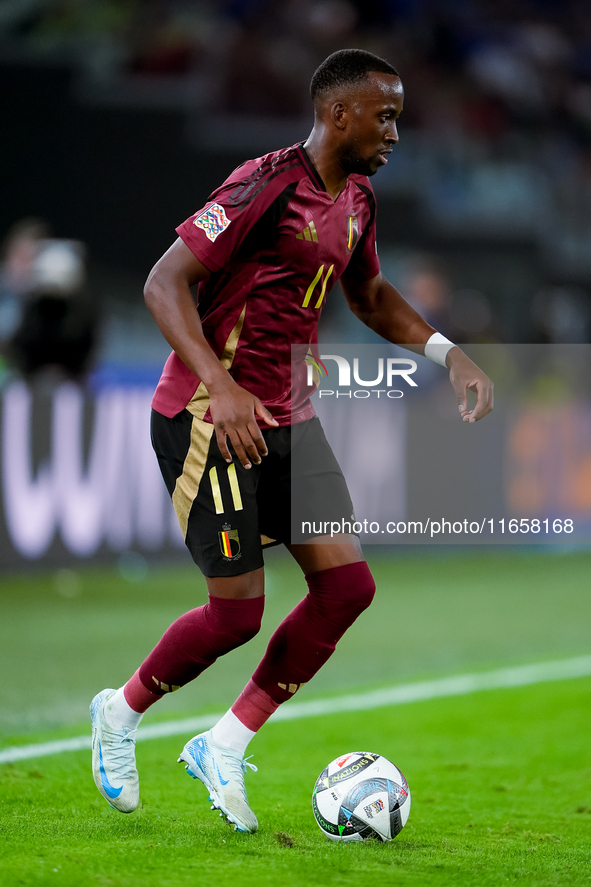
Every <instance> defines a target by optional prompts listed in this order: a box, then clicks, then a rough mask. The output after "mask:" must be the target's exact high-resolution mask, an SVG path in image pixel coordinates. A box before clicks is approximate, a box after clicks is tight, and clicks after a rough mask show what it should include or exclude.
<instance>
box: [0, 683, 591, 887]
mask: <svg viewBox="0 0 591 887" xmlns="http://www.w3.org/2000/svg"><path fill="white" fill-rule="evenodd" d="M590 690H591V679H580V680H574V681H564V682H556V683H548V684H540V685H536V686H532V687H527V688H519V689H514V690H504V691H489V692H482V693H476V694H474V695H472V696H468V697H463V698H453V699H438V700H432V701H426V702H420V703H414V704H411V705H405V706H398V707H394V708H390V709H386V708H384V709H376V710H374V711H371V712H363V713H359V714H354V713H353V714H346V715H334V716H331V717H318V718H313V719H306V720H303V721H295V722H291V723H289V724H281V723H276V724H269V725H268V727H267V728H266V729H265V730H263V731H262V732H261V734H260V735H259V736H258V737H257V738H256V739H255V740H254V741H253V743H252V745H251V749H250V750H252V752H253V753H254V754H255V755H256V758H255V760H256V761H257V762H258V764H259V767H260V770H259V772H258V774H256V775H254V776H251V775H250V774H249V776H248V777H247V786H248V791H249V798H250V801H251V804H252V806H253V809H255V811H256V812H257V814H258V816H259V820H260V823H261V825H260V830H259V832H258V833H257V834H256V835H254V836H246V835H240V834H238V833H236V832H234V831H232V830H230V828H228V826H226V825H225V823H224V822H223V821H222V820H221V819H219V818H218V817H217V815H216V814H214V813H213V812H210V811H209V810H208V806H209V805H208V803H207V800H206V793H205V790H204V789H203V787H202V786H201V785H200V784H199V783H197V782H194V781H193V780H191V779H190V778H188V777H187V776H186V775H185V773H184V770H183V769H182V767H181V766H180V765H177V764H176V763H175V760H176V757H177V755H178V752H179V751H180V748H181V747H182V744H183V740H182V739H175V738H171V739H167V740H157V741H152V742H146V743H144V744H141V745H140V746H138V766H139V769H140V776H141V780H142V807H141V808H140V809H139V810H138V811H136V813H134V814H131V815H130V816H124V815H122V814H118V813H116V812H115V811H113V810H111V809H110V808H109V807H108V806H107V804H106V803H105V802H104V801H103V799H102V798H100V797H99V795H98V793H97V792H96V789H95V787H94V784H93V783H92V777H91V774H90V766H89V763H90V762H89V758H90V755H89V753H73V754H64V755H59V756H56V757H54V758H45V759H39V760H38V761H31V762H23V763H21V764H15V765H12V766H11V765H4V766H3V767H1V768H0V787H1V797H2V805H1V818H0V826H1V829H2V832H1V834H2V847H1V849H0V874H1V875H2V884H3V885H5V887H13V885H18V884H26V885H45V884H56V885H57V884H61V885H72V887H73V885H80V884H85V885H86V884H88V885H100V887H103V885H104V887H107V885H109V887H110V885H113V887H132V885H133V887H135V885H137V884H142V885H145V887H156V885H158V887H184V885H189V884H191V885H194V884H195V883H198V884H207V883H215V884H216V885H220V887H226V885H228V887H229V885H232V887H242V885H244V887H251V885H252V887H254V885H265V887H266V885H293V887H307V885H319V887H320V885H326V884H351V885H358V884H359V883H368V882H369V881H377V882H379V883H383V884H413V885H427V884H429V885H436V887H437V885H448V884H449V885H452V884H454V885H455V884H462V885H474V887H486V885H493V884H494V885H497V884H498V883H500V882H501V883H502V882H505V881H507V880H511V881H515V882H517V883H522V884H528V885H540V887H541V885H552V887H554V885H556V884H561V885H562V884H565V885H579V884H581V885H583V884H589V883H591V872H590V871H589V865H588V855H589V853H588V851H589V841H590V838H591V788H590V786H591V779H590V777H591V768H590V765H589V759H588V753H587V748H586V737H587V736H588V735H589V727H590V726H591V725H590V723H589V721H590V718H589V713H588V712H589V706H588V698H589V691H590ZM357 749H366V750H372V751H378V752H380V753H382V754H385V755H386V756H387V757H390V758H391V759H392V760H394V762H395V763H397V764H398V765H399V766H400V767H401V768H402V769H403V771H404V772H405V775H406V776H407V779H408V781H409V785H410V788H411V792H412V810H411V815H410V820H409V823H408V824H407V826H406V828H405V829H404V830H403V832H402V833H401V835H400V836H399V837H398V838H397V839H396V840H395V841H394V842H392V843H389V844H381V843H375V842H368V843H366V844H360V845H341V844H334V843H332V842H330V841H328V840H327V839H326V838H325V837H324V836H323V835H322V834H321V833H320V831H319V830H318V828H317V826H316V824H315V823H314V820H313V816H312V811H311V802H310V796H311V791H312V787H313V785H314V782H315V779H316V777H317V776H318V773H319V772H320V771H321V769H322V768H323V767H324V766H325V765H326V764H327V763H328V761H329V760H331V759H332V758H334V757H336V756H337V755H339V754H341V753H344V752H346V751H352V750H357Z"/></svg>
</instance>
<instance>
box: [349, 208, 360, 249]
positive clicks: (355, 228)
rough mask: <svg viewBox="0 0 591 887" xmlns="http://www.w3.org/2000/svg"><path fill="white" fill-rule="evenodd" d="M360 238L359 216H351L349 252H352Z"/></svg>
mask: <svg viewBox="0 0 591 887" xmlns="http://www.w3.org/2000/svg"><path fill="white" fill-rule="evenodd" d="M358 240H359V222H358V221H357V216H349V218H348V219H347V252H348V253H352V252H353V250H354V249H355V247H356V246H357V241H358Z"/></svg>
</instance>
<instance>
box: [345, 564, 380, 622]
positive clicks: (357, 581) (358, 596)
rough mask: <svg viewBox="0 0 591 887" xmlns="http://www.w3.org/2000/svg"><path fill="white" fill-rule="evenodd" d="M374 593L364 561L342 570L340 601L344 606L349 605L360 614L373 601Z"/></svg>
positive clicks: (374, 586)
mask: <svg viewBox="0 0 591 887" xmlns="http://www.w3.org/2000/svg"><path fill="white" fill-rule="evenodd" d="M375 593H376V584H375V582H374V578H373V576H372V575H371V570H370V569H369V567H368V566H367V564H366V563H365V561H361V562H360V563H357V564H347V566H346V567H344V568H343V573H342V585H341V591H340V599H341V601H342V602H343V604H344V605H345V606H349V605H350V606H351V607H352V608H353V609H355V610H357V611H358V613H362V612H363V611H364V610H366V609H367V608H368V607H369V605H370V604H371V602H372V601H373V599H374V595H375Z"/></svg>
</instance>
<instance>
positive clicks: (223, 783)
mask: <svg viewBox="0 0 591 887" xmlns="http://www.w3.org/2000/svg"><path fill="white" fill-rule="evenodd" d="M215 769H216V770H217V771H218V776H219V777H220V782H221V783H222V785H227V784H228V783H229V781H230V780H229V779H222V774H221V773H220V768H219V767H217V766H216V768H215Z"/></svg>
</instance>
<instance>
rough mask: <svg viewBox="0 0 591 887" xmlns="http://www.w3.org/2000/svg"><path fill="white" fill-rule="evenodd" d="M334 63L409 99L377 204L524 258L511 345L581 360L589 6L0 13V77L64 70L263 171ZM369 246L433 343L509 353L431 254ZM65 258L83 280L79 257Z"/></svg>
mask: <svg viewBox="0 0 591 887" xmlns="http://www.w3.org/2000/svg"><path fill="white" fill-rule="evenodd" d="M345 46H358V47H362V48H365V49H368V50H370V51H372V52H375V53H377V54H378V55H381V56H383V57H385V58H387V59H388V60H389V61H390V62H392V63H393V64H394V65H395V66H396V67H397V68H398V70H399V71H400V73H401V75H402V78H403V82H404V83H405V87H406V95H407V103H406V109H405V111H404V114H403V118H402V120H401V142H400V144H399V146H398V148H397V153H396V154H395V155H394V157H393V158H392V162H391V164H390V165H389V166H388V167H387V169H386V170H384V171H383V172H382V173H381V174H380V175H379V176H376V178H375V180H374V182H373V184H374V185H375V188H376V191H377V192H378V195H379V198H380V202H381V201H382V199H384V200H387V199H388V198H392V199H395V200H398V201H400V200H401V199H407V200H408V201H414V203H415V204H416V205H417V206H418V207H419V219H420V220H422V221H423V222H424V224H425V226H426V228H429V230H431V231H434V232H439V233H440V235H441V237H445V238H447V242H452V241H455V242H456V243H457V244H459V245H460V246H459V248H460V249H464V251H466V250H469V249H470V243H473V240H474V238H475V237H476V238H480V241H481V242H482V241H485V240H489V241H491V242H494V241H495V240H496V241H501V240H502V241H504V242H510V241H511V240H512V239H513V240H515V241H516V242H517V241H523V242H524V241H527V242H530V243H534V244H535V250H536V259H535V261H536V262H537V263H538V265H539V268H538V271H540V269H541V272H540V273H539V274H538V275H537V277H535V280H534V277H532V279H531V281H530V282H529V284H527V286H529V287H530V291H529V292H528V293H527V301H528V306H529V307H528V314H527V325H526V327H525V328H524V327H523V325H522V327H521V329H520V333H521V338H522V340H523V339H524V340H526V341H538V342H544V341H556V342H578V343H581V342H588V341H589V340H590V336H591V297H590V290H591V249H590V248H589V244H590V242H591V16H590V15H589V3H588V2H587V0H563V2H561V3H556V2H553V0H383V2H379V0H357V2H354V0H316V2H314V0H283V2H281V0H227V2H212V0H141V2H140V0H85V2H82V0H4V2H3V3H2V6H1V8H0V60H3V61H5V62H6V61H8V62H9V61H10V60H11V59H17V60H21V61H22V59H24V58H28V59H32V60H45V61H47V60H56V59H59V60H60V63H64V62H67V63H68V64H69V65H70V66H71V68H72V69H73V70H74V71H75V72H76V78H77V81H78V84H79V87H80V89H79V95H80V96H86V98H87V99H89V100H90V99H92V96H93V95H94V96H95V98H96V96H100V97H101V100H102V101H108V100H109V97H110V99H111V100H112V101H113V102H121V101H122V100H123V98H122V97H124V99H125V101H126V102H127V104H128V105H130V106H132V107H133V106H134V104H135V105H137V106H142V107H146V105H148V106H149V105H150V103H153V104H154V106H158V107H160V108H162V107H165V106H167V105H168V106H170V107H174V108H176V109H179V108H181V109H183V110H184V112H185V113H186V114H187V115H188V116H189V117H191V118H192V119H193V121H194V125H193V127H192V128H189V129H188V130H187V132H188V133H192V134H193V135H192V137H193V139H194V141H196V142H199V139H200V138H201V140H202V143H204V142H203V140H204V139H206V138H207V139H209V141H208V143H207V144H208V145H209V148H210V150H214V151H215V148H216V146H215V139H216V137H217V138H219V141H220V146H218V147H222V146H223V144H224V143H226V142H227V141H228V140H230V141H232V143H233V146H234V148H237V147H239V146H240V145H244V146H245V148H244V150H245V156H248V155H252V154H253V153H261V152H259V151H258V150H255V148H258V147H259V145H258V143H257V139H258V140H259V141H261V142H264V141H265V139H266V140H267V141H268V144H266V145H265V147H267V148H268V149H270V148H275V147H278V146H279V145H281V144H282V143H288V142H289V141H290V140H291V141H295V140H296V137H295V136H294V138H292V139H290V138H289V135H290V133H291V131H292V130H291V129H290V128H289V124H290V122H291V123H292V124H293V126H294V129H293V131H294V132H296V131H297V132H298V133H304V134H305V132H306V131H307V129H308V128H309V123H310V105H309V97H308V84H309V80H310V75H311V73H312V72H313V70H314V69H315V68H316V66H317V65H318V64H319V63H320V62H321V61H322V60H323V59H324V58H325V57H326V56H327V55H328V54H329V53H331V52H333V51H334V50H336V49H338V48H342V47H345ZM195 121H197V124H195ZM261 126H262V128H261ZM265 126H266V128H265ZM257 127H258V128H257ZM216 133H217V136H216ZM257 133H258V135H257ZM284 135H285V138H284V137H283V136H284ZM212 139H213V143H212ZM251 148H252V149H253V150H251ZM15 221H16V220H15ZM178 221H180V220H178ZM25 228H26V225H25ZM15 230H16V229H15ZM15 230H13V231H12V232H11V233H10V234H9V235H8V236H7V239H6V241H5V250H4V274H3V278H2V291H1V294H0V321H2V318H4V320H3V321H2V323H0V327H2V328H3V333H2V338H3V340H4V342H6V341H7V340H8V339H9V338H10V336H12V334H13V332H14V331H15V330H17V328H18V323H17V320H16V314H15V311H16V309H17V308H18V306H19V305H20V308H21V310H20V322H21V326H22V320H23V317H24V315H23V313H22V308H23V304H24V302H26V301H27V299H26V297H25V295H24V289H23V287H21V289H20V291H17V290H18V287H17V288H16V289H15V288H14V286H12V284H11V280H12V277H11V274H13V272H12V271H11V258H10V253H11V250H13V249H14V246H15V244H14V233H15ZM19 230H21V233H22V226H21V229H19ZM28 230H29V233H30V231H31V228H30V227H29V229H28ZM70 235H71V236H74V237H76V236H78V235H77V232H70ZM381 236H382V238H383V243H382V244H381V252H382V255H383V258H384V265H385V267H386V270H387V271H390V269H392V270H393V273H394V275H395V277H396V282H397V283H400V284H401V288H403V287H404V291H405V292H406V293H407V294H408V295H409V297H410V298H411V300H413V301H414V302H415V303H416V304H417V306H418V307H419V308H420V310H422V311H423V312H424V313H425V314H426V316H427V317H428V319H430V320H431V321H432V322H433V323H434V324H436V325H437V326H438V327H439V328H440V329H442V331H444V332H447V334H448V335H453V336H456V337H457V338H458V339H460V340H462V341H494V340H495V339H497V340H498V339H501V340H502V339H503V338H504V337H507V336H508V330H510V328H511V327H510V323H509V321H507V319H506V318H505V317H504V313H505V314H507V315H508V314H510V311H511V308H510V306H509V307H508V306H507V304H497V303H495V299H494V294H492V293H490V292H488V293H487V292H486V287H482V286H477V287H473V286H472V287H471V286H468V287H466V286H462V285H461V283H460V286H459V287H458V286H457V285H456V281H455V280H454V273H453V271H452V272H451V273H450V269H449V267H446V265H445V262H443V263H442V262H441V249H440V250H439V253H438V255H433V254H431V253H430V252H429V245H428V244H427V245H425V244H421V243H420V237H419V238H418V239H417V243H416V245H415V249H414V251H412V255H411V256H410V259H409V258H408V257H406V258H404V259H402V258H401V255H400V252H398V253H397V252H396V250H395V249H394V250H393V251H391V252H390V253H388V248H389V246H390V244H388V234H387V231H386V230H385V229H383V230H382V231H381ZM40 239H41V240H46V239H47V238H46V237H44V238H40ZM384 246H385V247H386V249H384ZM89 247H90V249H91V250H92V244H89ZM44 249H45V247H44ZM67 253H68V250H67V249H65V248H62V251H61V261H62V265H64V262H65V263H66V264H67V261H68V260H67V258H65V257H66V254H67ZM56 256H57V253H56V252H55V249H54V255H53V258H54V265H55V262H56V261H58V259H57V258H56ZM69 257H70V259H69V260H70V264H72V262H76V261H77V262H78V265H79V266H80V267H81V265H82V264H83V262H84V259H83V255H82V252H81V251H80V249H78V247H75V248H74V247H72V246H70V248H69ZM154 258H157V257H156V256H154ZM499 261H501V259H499ZM58 264H59V262H58ZM64 267H65V266H64ZM147 270H148V269H146V271H147ZM36 273H38V270H37V272H36ZM64 273H66V274H67V273H69V272H64ZM13 276H14V275H13ZM52 285H54V289H55V280H54V281H53V284H52ZM527 286H526V289H527ZM11 287H12V289H11ZM34 288H35V287H33V289H34ZM25 289H26V288H25ZM63 294H64V288H63V286H62V288H61V296H60V297H61V298H63ZM54 295H55V294H54ZM23 299H24V302H23ZM11 300H12V301H11ZM19 300H20V301H19ZM9 303H10V304H9ZM71 304H73V303H72V302H71V301H70V303H69V305H70V306H71ZM80 304H82V302H80ZM54 308H55V305H54ZM11 311H12V312H13V313H12V315H10V312H11ZM17 313H18V312H17ZM83 313H84V312H80V315H81V316H82V314H83ZM329 317H330V312H329ZM7 318H8V320H7ZM9 321H10V323H9ZM84 323H86V328H85V331H84V333H82V334H81V335H85V336H86V337H87V345H88V348H87V351H88V353H90V351H91V339H93V341H94V338H93V337H94V336H95V332H94V331H93V330H91V327H93V323H96V318H94V320H93V319H92V318H90V316H89V315H88V313H87V314H86V316H85V320H84V322H83V324H82V325H84ZM10 324H12V326H11V327H10V329H11V333H10V334H9V332H8V330H9V326H10ZM524 332H525V335H524ZM13 338H14V337H13ZM21 338H22V330H21ZM21 344H22V343H21ZM17 345H18V342H15V341H13V342H12V346H13V350H12V353H13V355H15V354H16V351H15V348H16V347H17ZM15 359H16V362H17V364H18V365H19V366H20V367H21V368H23V367H24V368H25V369H26V367H27V364H26V359H25V358H24V357H22V355H21V357H20V358H15ZM85 361H86V358H84V359H82V358H80V359H79V366H80V367H81V366H83V365H84V366H86V363H85ZM77 371H78V370H76V372H77Z"/></svg>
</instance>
